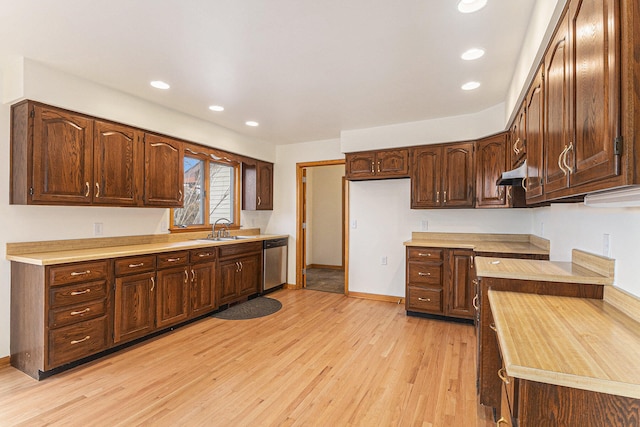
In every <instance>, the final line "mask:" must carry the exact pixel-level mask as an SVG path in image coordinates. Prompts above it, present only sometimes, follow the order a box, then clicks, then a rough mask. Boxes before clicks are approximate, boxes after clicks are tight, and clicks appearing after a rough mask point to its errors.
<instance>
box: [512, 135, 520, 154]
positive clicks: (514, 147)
mask: <svg viewBox="0 0 640 427" xmlns="http://www.w3.org/2000/svg"><path fill="white" fill-rule="evenodd" d="M519 142H520V138H518V139H516V142H515V143H514V144H513V152H514V153H516V154H520V150H519V149H518V143H519Z"/></svg>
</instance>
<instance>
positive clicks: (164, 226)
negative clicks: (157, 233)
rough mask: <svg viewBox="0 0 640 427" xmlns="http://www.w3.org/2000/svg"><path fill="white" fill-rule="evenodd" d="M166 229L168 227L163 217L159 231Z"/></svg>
mask: <svg viewBox="0 0 640 427" xmlns="http://www.w3.org/2000/svg"><path fill="white" fill-rule="evenodd" d="M168 229H169V225H168V224H167V220H166V219H163V220H162V221H161V222H160V230H161V231H165V230H168Z"/></svg>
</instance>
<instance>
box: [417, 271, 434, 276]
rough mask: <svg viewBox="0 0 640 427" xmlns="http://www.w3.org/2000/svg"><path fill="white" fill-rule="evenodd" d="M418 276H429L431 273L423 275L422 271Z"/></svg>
mask: <svg viewBox="0 0 640 427" xmlns="http://www.w3.org/2000/svg"><path fill="white" fill-rule="evenodd" d="M418 276H431V273H423V272H422V271H419V272H418Z"/></svg>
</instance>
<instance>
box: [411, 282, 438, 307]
mask: <svg viewBox="0 0 640 427" xmlns="http://www.w3.org/2000/svg"><path fill="white" fill-rule="evenodd" d="M408 291H409V295H407V300H408V301H409V304H408V309H417V310H426V311H431V312H438V313H441V312H442V289H421V288H414V287H409V289H408Z"/></svg>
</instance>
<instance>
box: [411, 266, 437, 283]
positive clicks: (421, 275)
mask: <svg viewBox="0 0 640 427" xmlns="http://www.w3.org/2000/svg"><path fill="white" fill-rule="evenodd" d="M407 275H408V276H407V278H408V280H409V283H410V284H412V285H414V284H427V285H439V286H441V284H442V264H430V263H422V262H409V271H408V272H407Z"/></svg>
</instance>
